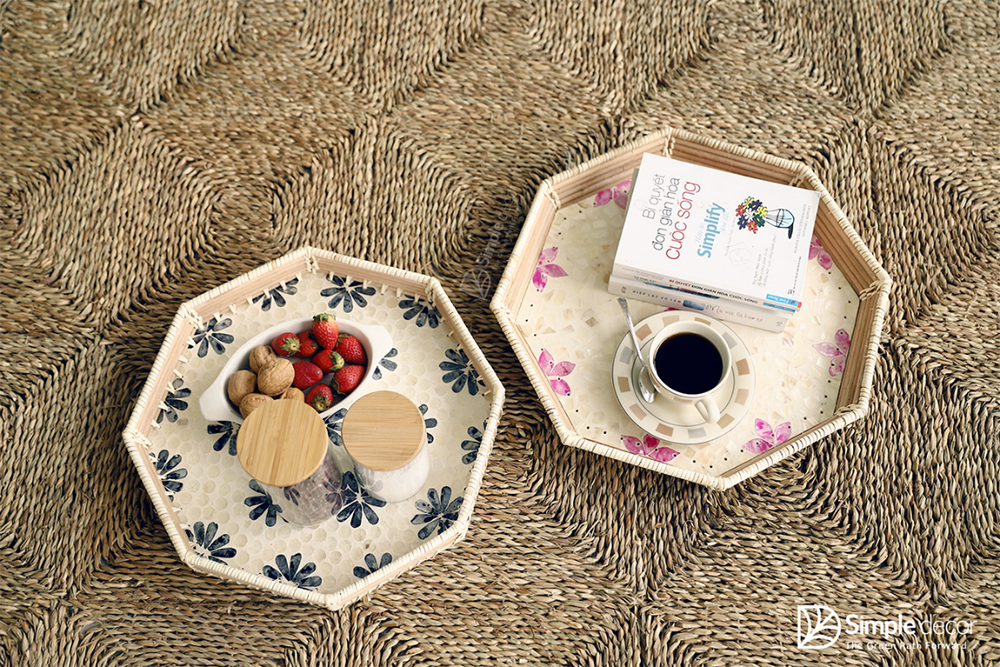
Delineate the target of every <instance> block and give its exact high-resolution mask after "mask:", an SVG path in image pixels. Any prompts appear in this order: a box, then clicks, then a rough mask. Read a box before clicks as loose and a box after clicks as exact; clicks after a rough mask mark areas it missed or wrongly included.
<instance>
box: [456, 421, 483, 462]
mask: <svg viewBox="0 0 1000 667" xmlns="http://www.w3.org/2000/svg"><path fill="white" fill-rule="evenodd" d="M483 425H484V427H485V422H484V424H483ZM466 433H468V434H469V437H470V438H471V440H463V441H462V449H463V450H465V455H464V456H463V457H462V463H464V464H466V465H468V464H470V463H472V462H473V461H475V460H476V457H477V456H479V448H480V447H481V446H482V444H483V432H482V431H480V430H479V429H478V428H476V427H475V426H470V427H469V430H468V431H466Z"/></svg>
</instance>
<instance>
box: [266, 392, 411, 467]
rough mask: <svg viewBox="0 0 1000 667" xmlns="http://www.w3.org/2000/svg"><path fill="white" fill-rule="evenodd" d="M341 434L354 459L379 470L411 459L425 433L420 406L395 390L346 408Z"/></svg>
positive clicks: (400, 464)
mask: <svg viewBox="0 0 1000 667" xmlns="http://www.w3.org/2000/svg"><path fill="white" fill-rule="evenodd" d="M251 416H253V415H252V414H251ZM340 435H341V437H342V438H343V439H344V447H345V448H346V449H347V453H348V454H350V455H351V458H352V459H354V462H355V463H360V464H361V465H363V466H364V467H366V468H370V469H371V470H381V471H386V470H396V469H398V468H401V467H403V466H404V465H406V464H407V463H409V462H410V461H412V460H413V458H414V457H415V456H416V455H417V454H418V453H419V452H420V448H421V447H423V446H424V439H425V438H426V437H427V435H426V433H425V431H424V416H423V415H422V414H421V413H420V410H419V409H418V408H417V406H416V405H414V404H413V401H411V400H410V399H408V398H407V397H406V396H403V395H402V394H397V393H396V392H394V391H376V392H373V393H371V394H368V395H366V396H362V397H361V398H359V399H358V400H357V401H356V402H355V403H354V405H352V406H351V407H350V408H349V409H348V410H347V415H346V416H345V417H344V423H343V424H342V425H341V428H340Z"/></svg>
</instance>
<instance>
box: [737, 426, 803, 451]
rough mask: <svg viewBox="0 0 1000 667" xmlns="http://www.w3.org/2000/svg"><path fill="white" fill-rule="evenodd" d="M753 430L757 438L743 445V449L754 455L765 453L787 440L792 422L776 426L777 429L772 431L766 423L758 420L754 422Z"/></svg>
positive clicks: (790, 433) (790, 432)
mask: <svg viewBox="0 0 1000 667" xmlns="http://www.w3.org/2000/svg"><path fill="white" fill-rule="evenodd" d="M753 428H754V430H755V431H756V432H757V437H756V438H753V439H751V440H749V441H748V442H747V444H745V445H743V449H745V450H747V451H748V452H753V453H754V454H761V453H763V452H766V451H767V450H769V449H771V447H774V446H775V445H777V444H778V443H781V442H784V441H785V440H788V438H790V437H791V435H792V422H784V423H782V424H778V427H777V428H775V429H772V428H771V425H770V424H768V423H767V422H766V421H764V420H763V419H758V420H756V421H754V424H753Z"/></svg>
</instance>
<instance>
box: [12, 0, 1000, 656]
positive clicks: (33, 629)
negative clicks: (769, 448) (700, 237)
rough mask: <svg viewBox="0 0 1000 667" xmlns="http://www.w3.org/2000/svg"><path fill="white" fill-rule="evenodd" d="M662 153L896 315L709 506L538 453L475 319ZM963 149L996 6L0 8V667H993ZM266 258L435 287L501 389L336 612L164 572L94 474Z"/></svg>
mask: <svg viewBox="0 0 1000 667" xmlns="http://www.w3.org/2000/svg"><path fill="white" fill-rule="evenodd" d="M664 125H672V126H675V127H680V128H684V129H688V130H692V131H695V132H698V133H702V134H705V135H708V136H711V137H715V138H718V139H722V140H726V141H730V142H733V143H737V144H741V145H744V146H748V147H750V148H754V149H758V150H762V151H765V152H769V153H772V154H775V155H779V156H782V157H788V158H792V159H799V160H803V161H805V162H806V163H807V164H809V165H810V166H811V167H812V168H813V169H815V170H816V172H817V173H818V174H819V175H820V177H821V178H822V180H823V181H824V183H825V184H826V185H827V187H828V188H829V190H830V191H831V193H832V194H833V196H834V197H835V199H836V200H837V201H838V203H839V204H840V205H841V206H842V207H843V208H844V210H845V211H846V213H847V215H848V217H849V218H850V219H851V220H852V221H853V222H854V224H855V226H856V228H857V229H858V231H859V233H860V235H861V236H862V238H863V239H864V240H865V241H866V243H867V244H868V245H869V247H870V248H871V249H872V251H873V252H874V254H875V255H876V257H878V258H879V260H880V261H881V262H882V263H883V265H884V266H885V267H886V269H887V270H888V271H889V273H890V274H891V275H892V276H893V278H894V280H895V286H894V289H893V293H892V301H891V310H890V315H889V319H888V322H887V325H886V328H885V331H884V336H883V343H882V350H881V355H880V361H879V366H878V370H877V374H876V379H875V387H874V400H873V402H872V409H871V412H870V414H869V416H868V417H867V419H865V420H864V421H862V422H860V423H858V424H856V425H853V426H852V427H850V428H848V429H847V430H844V431H842V432H840V433H837V434H835V435H834V436H832V437H830V438H828V439H826V440H823V441H821V442H819V443H817V444H815V445H814V446H812V447H809V448H807V449H806V450H805V451H803V452H801V453H799V454H797V455H795V456H793V457H791V458H789V459H787V460H785V461H783V462H782V463H780V464H778V465H775V466H773V467H772V468H769V469H768V470H766V471H765V472H763V473H762V474H760V475H759V476H757V477H755V478H753V479H751V480H749V481H746V482H744V483H742V484H740V485H738V486H737V487H735V488H733V489H730V490H728V491H726V492H724V493H718V492H711V491H708V490H707V489H705V488H702V487H699V486H696V485H692V484H689V483H686V482H682V481H680V480H678V479H674V478H671V477H667V476H661V475H657V474H654V473H651V472H648V471H644V470H641V469H638V468H634V467H630V466H626V465H623V464H620V463H617V462H614V461H611V460H609V459H605V458H602V457H599V456H595V455H591V454H588V453H585V452H582V451H579V450H576V449H573V448H568V447H565V446H563V445H561V444H560V443H559V442H558V440H557V438H556V437H555V433H554V431H553V428H552V426H551V424H550V423H549V422H548V420H547V418H546V415H545V413H544V411H543V410H542V409H541V408H540V405H539V402H538V400H537V398H536V396H535V395H534V393H533V392H532V390H531V388H530V385H528V383H527V381H526V377H525V375H524V373H523V372H522V371H521V370H520V367H519V365H518V363H517V361H516V359H515V357H514V355H513V353H512V352H511V350H510V348H509V347H508V345H507V344H506V342H505V339H504V337H503V335H502V333H501V331H500V328H499V326H498V324H497V322H496V321H495V319H494V317H493V316H492V315H491V313H490V311H489V307H488V299H487V298H486V297H488V296H489V295H490V294H491V293H492V290H493V288H494V287H495V285H496V281H497V280H498V279H499V277H500V274H501V272H502V270H503V267H504V264H505V262H506V254H507V252H509V250H510V249H511V247H512V246H513V243H514V241H515V239H516V237H517V234H518V231H519V229H520V225H521V223H522V222H523V220H524V217H525V214H526V207H527V205H528V203H529V202H530V200H531V197H532V196H533V193H534V189H535V187H536V186H537V185H538V183H539V182H540V181H541V180H543V179H544V178H546V177H548V176H550V175H552V174H554V173H557V172H559V171H562V170H564V169H566V168H568V167H571V166H573V165H576V164H579V163H580V162H582V161H584V160H586V159H588V158H590V157H593V156H595V155H598V154H600V153H602V152H604V151H606V150H608V149H611V148H614V147H616V146H619V145H621V144H622V143H624V142H626V141H630V140H633V139H636V138H638V137H640V136H642V135H644V134H646V133H649V132H652V131H654V130H657V129H659V128H661V127H662V126H664ZM998 146H1000V4H998V3H997V2H996V1H995V0H968V1H954V2H951V1H949V2H933V1H928V0H900V1H898V2H883V1H881V0H825V1H824V2H813V1H812V0H760V1H757V2H737V1H729V0H727V1H719V2H702V1H697V0H667V1H666V2H662V1H655V2H654V1H648V2H647V1H636V2H627V3H619V2H611V1H610V0H598V1H597V2H593V3H591V2H585V3H583V2H581V3H574V2H554V1H552V0H539V1H538V2H535V3H517V2H513V1H500V2H494V1H493V0H421V1H419V2H414V1H411V0H389V2H375V1H374V0H349V1H345V2H335V1H333V0H326V1H324V0H317V1H315V2H307V1H305V0H287V1H280V0H276V1H263V0H261V1H258V0H246V1H242V2H227V3H222V2H208V1H205V0H179V1H178V2H164V1H159V2H155V1H148V0H147V1H143V0H128V1H123V2H118V1H110V0H90V1H87V2H74V3H68V2H27V1H23V2H22V1H18V0H13V1H12V0H0V462H2V465H0V480H2V482H0V665H88V666H90V665H174V664H197V665H211V666H217V665H244V664H253V665H258V664H266V665H274V664H277V665H290V666H299V665H301V666H305V665H368V664H441V665H469V664H507V663H514V664H559V665H562V664H580V665H623V664H627V665H674V664H684V665H688V664H691V665H737V664H747V665H791V664H797V665H798V664H801V665H806V664H817V663H829V664H854V665H924V664H968V665H989V664H993V665H996V664H1000V589H998V581H1000V579H998V577H1000V528H998V522H1000V443H998V434H1000V426H998V422H1000V419H998V414H1000V403H998V399H997V396H998V394H1000V355H998V349H997V347H998V346H997V340H998V339H1000V321H998V313H1000V287H998V285H1000V264H998V261H997V260H998V259H1000V244H998V238H997V212H996V211H997V205H998V204H1000V152H998ZM303 244H311V245H315V246H319V247H323V248H329V249H332V250H335V251H338V252H341V253H344V254H348V255H354V256H358V257H361V258H364V259H369V260H374V261H378V262H383V263H387V264H390V265H393V266H397V267H400V268H404V269H410V270H416V271H421V272H426V273H433V274H437V275H438V276H440V277H441V280H442V282H443V283H444V285H445V287H446V289H447V290H448V291H449V293H450V294H451V295H452V297H453V300H454V302H455V304H456V306H457V307H458V309H459V310H460V312H461V313H462V315H463V317H464V318H465V321H466V322H467V324H468V325H469V327H470V329H471V330H472V332H473V334H474V335H475V336H476V337H477V340H478V341H479V343H480V345H481V347H482V348H483V351H484V352H485V354H486V355H487V357H488V358H489V359H490V361H491V363H492V364H493V366H494V368H495V369H496V370H497V372H498V373H499V374H500V376H501V379H502V381H503V382H504V385H505V387H506V389H507V402H506V409H505V414H504V417H503V420H502V423H501V430H500V434H499V436H498V438H497V441H496V445H495V449H494V453H493V456H492V458H491V460H490V465H489V467H488V469H487V475H486V478H485V481H484V484H483V487H482V492H481V494H480V496H479V499H478V502H477V505H476V512H475V515H474V518H473V523H472V526H471V529H470V530H469V533H468V535H467V537H466V539H465V540H464V541H462V542H460V543H459V544H458V545H457V546H456V547H455V548H452V549H450V550H447V551H445V552H442V553H441V554H439V555H437V556H436V557H434V558H433V559H431V560H429V561H427V562H425V563H423V564H421V565H420V566H418V567H417V568H416V569H415V570H412V571H410V572H407V573H405V574H403V575H402V576H400V577H399V578H398V579H396V580H394V581H393V582H391V583H390V584H388V585H386V586H385V587H383V588H382V589H380V590H378V591H377V592H376V593H375V594H374V595H373V596H371V597H370V599H366V600H363V601H361V602H358V603H355V604H353V605H351V606H349V607H347V608H346V609H344V610H342V611H339V612H329V611H326V610H324V609H321V608H317V607H314V606H310V605H307V604H303V603H298V602H295V601H292V600H290V599H288V598H281V597H274V596H269V595H266V594H263V593H260V592H257V591H255V590H251V589H247V588H244V587H241V586H238V585H235V584H231V583H227V582H223V581H220V580H217V579H213V578H209V577H206V576H202V575H199V574H196V573H194V572H193V571H191V570H189V569H188V568H187V567H186V566H184V565H183V564H182V563H181V562H180V561H179V559H178V557H177V555H176V552H175V551H174V549H173V547H172V546H171V544H170V542H169V540H168V539H167V536H166V533H165V531H164V529H163V527H162V526H161V524H160V523H159V520H158V519H157V517H156V515H155V512H154V511H153V510H152V505H151V502H150V500H149V499H148V497H147V496H146V493H145V491H144V490H143V488H142V486H141V484H140V482H139V478H138V475H137V474H136V472H135V470H134V469H133V467H132V464H131V463H130V461H129V460H128V458H127V456H126V451H125V447H124V446H123V444H122V441H121V437H120V433H121V431H122V429H123V427H124V426H125V423H126V420H127V418H128V416H129V414H130V412H131V409H132V406H133V404H134V403H135V401H136V399H137V397H138V394H139V391H140V389H141V387H142V385H143V382H144V380H145V378H146V377H147V375H148V373H149V371H150V367H151V365H152V362H153V358H154V356H155V354H156V353H157V351H158V349H159V347H160V345H161V343H162V340H163V336H164V334H165V332H166V331H167V329H168V327H169V324H170V322H171V318H172V316H173V314H174V313H175V311H176V309H177V307H178V305H179V304H181V303H183V302H184V301H186V300H188V299H191V298H192V297H194V296H196V295H198V294H199V293H201V292H203V291H205V290H206V289H207V288H209V287H212V286H215V285H218V284H220V283H222V282H224V281H226V280H229V279H231V278H234V277H236V276H237V275H239V274H241V273H243V272H245V271H247V270H249V269H251V268H254V267H256V266H258V265H260V264H261V263H263V262H265V261H268V260H271V259H274V258H276V257H278V256H280V255H282V254H284V253H286V252H288V251H290V250H293V249H295V248H297V247H299V246H301V245H303ZM473 269H476V271H473ZM470 276H471V277H473V278H474V279H470ZM809 604H815V605H824V604H826V605H836V606H837V608H838V609H842V610H843V609H849V610H853V611H855V612H856V613H857V614H858V615H859V616H863V617H864V618H869V619H886V618H896V617H897V615H899V614H902V615H904V616H905V617H907V618H914V619H917V620H920V619H927V618H930V617H931V616H932V615H933V616H934V617H935V618H936V619H944V620H962V621H967V622H974V625H973V626H972V627H971V631H970V632H968V633H966V634H965V635H954V634H953V635H950V636H947V637H930V639H938V640H939V641H940V642H941V643H944V642H945V641H947V642H949V643H951V642H962V643H964V647H960V648H957V649H953V648H951V647H949V648H942V647H941V646H928V645H927V644H926V643H925V644H923V645H920V646H919V648H917V647H916V646H912V645H911V646H906V645H905V644H904V645H895V646H893V647H885V646H879V645H876V642H879V641H882V642H885V640H884V638H882V637H880V636H878V635H875V636H870V635H869V636H860V635H855V636H853V637H851V636H849V635H848V634H847V629H848V626H847V625H846V624H845V625H844V634H843V636H842V637H841V638H840V639H839V640H838V641H837V642H836V643H835V644H834V645H833V646H831V647H829V648H826V649H823V650H808V649H802V648H798V647H797V645H796V642H797V638H796V624H797V610H798V605H809ZM964 627H966V628H968V627H969V626H968V625H966V626H964ZM916 639H917V640H926V639H927V638H925V637H917V638H916ZM852 640H857V641H859V642H861V646H855V645H853V644H851V641H852ZM911 641H913V639H912V638H911Z"/></svg>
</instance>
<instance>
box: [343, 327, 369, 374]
mask: <svg viewBox="0 0 1000 667" xmlns="http://www.w3.org/2000/svg"><path fill="white" fill-rule="evenodd" d="M337 354H339V355H340V356H342V357H343V358H344V361H346V362H347V363H349V364H359V365H361V366H364V365H365V364H367V363H368V358H367V357H366V356H365V348H364V347H362V345H361V341H360V340H358V339H357V337H356V336H352V335H351V334H340V339H339V341H338V342H337Z"/></svg>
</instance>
